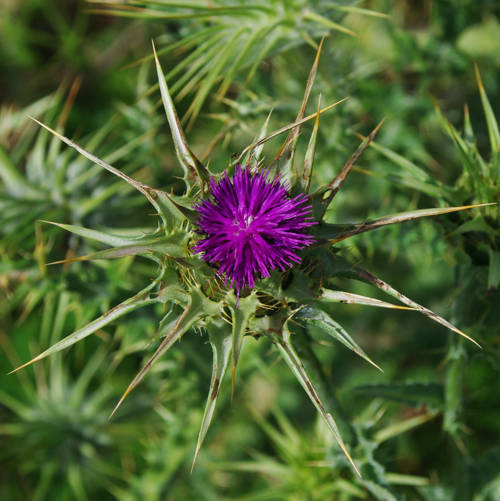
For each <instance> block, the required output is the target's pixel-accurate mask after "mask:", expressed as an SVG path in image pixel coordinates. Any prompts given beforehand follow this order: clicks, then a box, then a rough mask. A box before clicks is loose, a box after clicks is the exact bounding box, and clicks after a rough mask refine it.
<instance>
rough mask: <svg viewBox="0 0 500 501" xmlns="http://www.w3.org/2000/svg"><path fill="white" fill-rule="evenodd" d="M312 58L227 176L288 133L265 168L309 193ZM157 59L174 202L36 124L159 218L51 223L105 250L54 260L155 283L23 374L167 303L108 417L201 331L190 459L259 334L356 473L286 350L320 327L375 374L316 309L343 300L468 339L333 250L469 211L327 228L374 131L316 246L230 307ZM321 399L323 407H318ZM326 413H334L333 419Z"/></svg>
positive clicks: (203, 175)
mask: <svg viewBox="0 0 500 501" xmlns="http://www.w3.org/2000/svg"><path fill="white" fill-rule="evenodd" d="M320 49H321V46H320ZM319 54H320V50H318V54H317V57H316V59H315V62H314V64H313V67H312V69H311V72H310V75H309V78H308V81H307V85H306V91H305V94H304V98H303V102H302V106H301V107H300V110H299V113H298V115H297V119H296V121H295V122H294V123H292V124H290V125H288V126H286V127H283V128H281V129H279V130H278V131H275V132H273V133H271V134H269V135H266V125H267V122H266V125H265V126H264V127H263V129H262V130H261V132H260V133H259V135H258V136H257V138H256V139H255V141H254V142H253V143H252V144H251V145H249V146H248V147H247V148H245V149H244V150H243V152H242V153H241V154H240V156H239V157H238V158H237V159H236V160H235V161H234V162H233V163H232V164H231V165H229V167H228V170H229V171H230V170H231V169H232V168H233V167H234V165H235V164H238V163H239V164H242V165H248V166H251V167H253V168H260V167H261V166H262V163H263V161H262V160H261V147H262V145H263V144H264V143H265V142H266V141H268V140H269V139H270V138H272V137H275V136H276V135H278V134H280V133H283V132H286V131H289V134H288V137H287V139H286V140H285V142H284V144H283V146H282V147H281V149H280V150H279V153H278V154H277V156H276V157H275V159H274V160H273V161H272V162H271V163H270V164H269V165H268V166H267V167H268V168H269V169H276V171H277V172H279V173H280V174H281V175H282V176H284V178H285V179H286V180H287V181H288V183H289V185H290V191H291V193H307V192H308V191H309V187H310V181H311V175H312V171H313V160H314V151H315V144H316V135H317V130H318V126H319V119H320V115H321V114H322V113H323V112H324V111H326V110H328V109H330V108H331V107H332V106H334V105H330V106H327V107H325V108H322V109H321V107H320V103H319V102H318V107H317V111H316V113H313V114H312V115H309V116H307V117H305V116H304V115H305V109H306V104H307V101H308V98H309V94H310V91H311V87H312V85H313V81H314V78H315V75H316V70H317V65H318V60H319ZM155 62H156V68H157V73H158V79H159V86H160V91H161V95H162V100H163V104H164V107H165V111H166V115H167V119H168V122H169V125H170V128H171V132H172V137H173V140H174V145H175V149H176V153H177V157H178V159H179V162H180V164H181V165H182V167H183V172H184V176H183V179H184V183H185V186H186V189H185V193H184V195H181V196H174V195H172V194H169V193H166V192H164V191H162V190H159V189H156V188H152V187H150V186H148V185H146V184H144V183H142V182H138V181H136V180H134V179H132V178H131V177H129V176H127V175H126V174H124V173H123V172H121V171H119V170H118V169H116V168H114V167H113V166H111V165H109V164H108V163H106V162H104V161H103V160H100V159H99V158H97V157H95V156H94V155H93V154H92V153H90V152H88V151H86V150H85V149H83V148H81V147H80V146H78V145H77V144H76V143H74V142H73V141H71V140H70V139H68V138H66V137H64V136H62V135H61V134H59V133H58V132H56V131H54V130H52V129H50V128H49V127H47V126H46V125H43V124H42V123H40V122H38V121H37V122H38V123H39V124H40V125H42V126H43V127H45V128H46V129H48V130H50V131H51V132H52V133H53V134H54V135H55V136H57V137H58V138H59V139H61V140H62V141H64V142H65V143H67V144H68V145H69V146H71V147H72V148H74V149H76V150H77V151H78V152H80V153H81V154H82V155H83V156H85V157H86V158H88V159H90V160H92V161H93V162H95V163H96V164H98V165H100V166H101V167H103V168H104V169H106V170H108V171H110V172H112V173H113V174H115V175H117V176H119V177H121V178H122V179H123V180H125V181H126V182H127V183H129V184H130V185H131V186H133V187H134V188H136V189H137V190H138V191H139V192H140V193H142V194H143V195H144V196H145V197H146V198H147V200H148V201H149V202H150V204H151V205H152V206H153V207H154V209H155V210H156V212H157V215H158V226H157V228H156V229H151V231H149V232H146V233H141V234H137V235H135V236H117V235H113V234H110V233H107V232H102V231H96V230H90V229H86V228H83V227H80V226H75V225H66V224H58V225H59V226H60V227H62V228H64V229H67V230H68V231H71V232H72V233H75V234H77V235H79V236H82V237H85V238H89V239H93V240H96V241H98V242H101V243H103V244H106V245H108V247H109V248H107V249H105V250H102V251H98V252H95V253H92V254H89V255H86V256H80V257H75V258H71V259H66V260H64V261H61V262H73V261H84V260H90V259H112V258H118V257H122V256H134V255H141V256H144V257H145V258H148V259H150V260H152V261H153V262H154V263H155V264H156V267H157V275H156V278H155V279H154V280H153V281H152V282H151V283H150V284H149V285H147V286H146V287H145V288H144V289H142V290H141V291H140V292H138V293H137V294H136V295H134V296H132V297H130V298H129V299H127V300H125V301H123V302H122V303H120V304H118V305H117V306H115V307H114V308H113V309H111V310H110V311H108V312H107V313H105V314H104V315H102V316H101V317H99V318H97V319H95V320H94V321H92V322H91V323H89V324H88V325H87V326H85V327H83V328H81V329H79V330H77V331H75V332H74V333H73V334H71V335H69V336H67V337H66V338H64V339H62V340H61V341H59V342H58V343H56V344H54V345H53V346H52V347H50V348H48V349H47V350H46V351H44V352H43V353H41V354H40V355H38V356H37V357H35V358H34V359H33V360H31V361H30V362H28V363H27V364H24V365H23V366H21V367H25V366H26V365H29V364H31V363H33V362H36V361H38V360H41V359H43V358H45V357H47V356H48V355H51V354H53V353H56V352H59V351H61V350H63V349H64V348H67V347H69V346H71V345H73V344H75V343H76V342H78V341H80V340H81V339H83V338H85V337H87V336H89V335H90V334H92V333H94V332H96V331H97V330H98V329H100V328H102V327H103V326H105V325H107V324H108V323H110V322H111V321H113V320H115V319H117V318H119V317H121V316H123V315H125V314H126V313H129V312H131V311H133V310H136V309H138V308H141V307H142V306H145V305H148V304H153V303H160V304H162V305H164V308H165V310H166V314H165V316H164V317H163V318H162V319H161V320H160V323H159V329H158V337H159V338H160V339H161V342H160V344H159V346H158V347H157V349H156V351H155V352H154V354H153V355H152V356H151V358H150V359H149V361H148V362H147V363H146V364H145V365H144V367H143V369H142V370H141V371H140V372H139V373H138V374H137V376H136V377H135V378H134V379H133V381H132V382H131V383H130V385H129V387H128V388H127V390H126V391H125V393H124V394H123V396H122V398H121V399H120V401H119V402H118V404H117V406H116V407H115V409H114V411H113V413H114V412H115V411H116V410H117V408H118V407H119V405H120V404H121V403H122V402H123V400H124V399H125V398H126V396H127V395H128V394H129V393H130V392H131V391H132V390H133V389H134V388H135V387H136V386H137V385H138V384H139V383H140V381H141V380H142V379H143V378H144V376H145V375H146V374H147V373H148V371H149V370H150V369H151V367H152V366H153V364H155V362H156V361H157V360H158V359H159V358H160V357H161V356H162V355H163V354H164V353H165V352H166V351H167V350H168V349H169V348H170V347H171V346H172V345H173V344H174V343H175V342H176V341H177V340H179V339H180V338H181V337H182V336H183V335H184V334H185V333H186V332H187V331H189V330H190V329H191V328H192V327H195V326H196V327H203V329H204V331H205V332H206V333H207V335H208V339H209V341H210V344H211V346H212V350H213V360H214V363H213V372H212V380H211V384H210V392H209V396H208V399H207V403H206V407H205V412H204V415H203V419H202V424H201V429H200V433H199V436H198V442H197V446H196V451H195V460H196V457H197V455H198V453H199V450H200V447H201V444H202V442H203V440H204V438H205V435H206V433H207V430H208V427H209V425H210V421H211V419H212V417H213V413H214V410H215V405H216V401H217V397H218V394H219V391H220V388H221V384H222V380H223V378H224V375H225V373H226V371H227V368H228V366H229V364H230V361H231V359H232V362H231V366H232V380H233V385H234V380H235V370H236V364H237V361H238V358H239V356H240V353H241V349H242V347H243V340H244V336H245V335H252V336H255V337H261V336H262V337H266V338H268V339H269V340H270V341H271V342H272V343H273V344H274V345H275V346H276V348H277V349H278V350H279V352H280V353H281V355H282V357H283V359H284V360H285V362H286V363H287V364H288V366H289V367H290V369H291V370H292V372H293V373H294V375H295V376H296V378H297V379H298V381H299V382H300V384H301V385H302V386H303V388H304V390H305V391H306V393H307V395H308V396H309V398H310V399H311V401H312V403H313V405H314V406H315V407H316V409H317V411H318V412H319V414H320V415H321V416H322V418H323V419H324V422H325V423H326V425H327V427H328V428H329V430H330V431H331V432H332V434H333V436H334V437H335V439H336V441H337V444H338V445H339V446H340V448H341V449H342V451H343V452H344V454H345V457H347V458H348V459H349V461H350V463H351V465H352V467H353V468H354V469H355V470H356V472H357V473H358V474H359V470H358V468H357V466H356V465H355V463H354V461H353V460H352V459H351V457H350V455H349V452H348V449H347V446H346V445H345V444H344V441H343V439H342V438H341V433H342V434H343V435H344V436H346V437H348V443H349V444H350V445H353V444H354V443H355V441H356V439H355V435H354V432H353V430H352V427H351V426H350V424H349V423H348V422H346V420H345V419H344V418H343V417H342V415H341V413H339V406H338V403H335V402H336V401H335V399H334V397H333V396H331V395H330V396H328V398H327V399H326V398H325V395H324V389H322V388H321V385H318V384H317V383H315V382H314V381H313V379H312V378H311V376H310V369H309V367H310V366H309V364H308V363H305V361H306V359H307V358H308V356H309V355H308V354H307V346H305V347H304V349H301V350H296V348H295V347H294V344H296V343H295V341H294V343H292V338H293V339H296V340H297V343H299V342H300V340H301V339H302V336H301V335H300V332H301V330H304V329H307V327H308V326H309V325H313V326H315V327H318V328H319V329H320V330H321V331H322V332H323V333H324V334H325V335H326V336H330V337H333V338H334V339H336V340H338V341H340V342H341V343H342V344H344V345H345V346H346V347H347V348H349V349H350V350H352V351H354V352H355V353H356V354H358V355H359V356H361V357H362V358H364V359H365V360H366V361H368V362H369V363H371V364H372V365H374V366H375V367H378V366H376V364H375V363H374V362H373V361H372V360H371V359H370V358H369V357H368V355H367V354H366V353H365V352H364V351H363V349H362V348H361V347H360V346H358V344H357V343H356V342H355V341H354V340H353V339H352V338H351V337H350V336H349V334H348V333H347V332H346V331H345V330H344V329H343V328H342V326H340V324H338V323H337V322H336V321H335V320H334V319H332V318H331V317H330V316H329V315H328V314H327V313H326V312H325V311H324V310H323V306H324V305H325V304H327V303H331V302H340V303H354V304H364V305H369V306H375V307H381V308H403V309H410V310H417V311H420V312H421V313H423V314H424V315H427V316H428V317H429V318H431V319H432V320H434V321H436V322H438V323H440V324H442V325H444V326H445V327H447V328H449V329H451V330H453V331H455V332H456V333H458V334H460V335H462V336H464V337H466V338H468V339H470V338H469V337H468V336H467V335H466V334H464V333H463V332H461V331H459V330H458V329H457V328H455V327H454V326H453V325H451V324H450V323H449V322H447V321H446V320H444V319H443V318H441V317H439V316H438V315H436V314H435V313H433V312H431V311H430V310H428V309H426V308H424V307H423V306H420V305H419V304H417V303H415V302H413V301H411V300H410V299H408V298H407V297H406V296H404V295H403V294H401V293H399V292H398V291H396V290H394V289H393V288H392V287H391V286H390V285H389V284H387V283H385V282H384V281H382V280H381V279H379V278H377V277H375V276H374V275H372V274H371V273H369V272H368V271H366V270H363V269H362V268H360V267H358V266H355V265H353V264H351V263H349V262H348V261H346V260H344V259H342V258H340V257H339V255H338V254H337V253H336V249H335V247H333V245H334V244H335V243H337V242H339V241H342V240H344V239H346V238H349V237H351V236H354V235H357V234H360V233H363V232H366V231H371V230H373V229H376V228H380V227H382V226H385V225H388V224H394V223H400V222H403V221H408V220H411V219H416V218H420V217H425V216H432V215H437V214H443V213H448V212H454V211H459V210H463V209H466V208H468V206H464V207H449V208H443V209H425V210H420V211H414V212H407V213H401V214H396V215H392V216H387V217H385V218H381V219H378V220H374V221H367V222H364V223H359V224H350V225H342V224H326V223H324V222H323V216H324V214H325V212H326V210H327V209H328V207H329V205H330V204H331V202H332V200H333V198H334V197H335V194H336V193H337V192H338V190H339V189H340V187H341V186H342V184H343V182H344V180H345V179H346V177H347V175H348V173H349V172H350V170H351V169H352V167H353V166H354V164H355V163H356V161H357V159H358V158H359V156H360V155H361V154H362V152H363V151H364V150H365V149H366V148H367V147H368V146H369V144H370V143H371V141H372V140H373V138H374V136H375V134H376V133H377V131H378V129H379V127H380V125H379V126H377V127H376V128H375V130H374V131H373V132H372V133H371V134H370V135H369V136H368V138H367V139H365V140H364V141H363V142H362V144H361V145H360V147H359V148H358V150H357V151H356V152H355V153H354V154H353V155H352V157H351V158H350V159H349V160H348V161H347V162H346V164H345V166H344V167H343V169H342V170H341V172H340V173H339V174H338V175H337V176H336V177H335V179H333V180H332V182H331V183H329V184H328V185H327V186H325V187H324V188H321V189H319V190H317V191H316V192H315V193H312V194H311V195H310V199H311V203H312V207H313V214H314V216H315V219H316V223H317V224H316V225H315V226H314V227H313V229H312V233H313V235H314V237H315V240H316V244H315V246H313V247H309V248H308V249H307V250H305V251H303V254H302V255H303V262H302V265H301V266H297V267H296V268H295V269H292V270H289V271H287V272H285V273H279V272H277V271H274V272H273V273H272V275H271V277H270V278H266V279H262V280H260V281H258V282H257V284H256V286H255V288H254V289H253V290H251V291H247V293H246V294H242V295H241V297H240V298H239V303H238V304H237V299H236V296H235V293H234V291H233V290H231V289H230V288H228V287H226V286H225V285H224V283H223V281H222V280H221V279H220V277H218V275H217V273H216V271H217V270H216V269H214V268H213V267H209V266H208V265H207V264H206V263H204V261H203V260H202V259H201V258H200V257H199V256H198V255H193V253H192V251H191V248H192V246H193V244H194V243H195V242H196V241H197V239H198V238H199V237H198V236H197V234H196V212H195V211H194V210H193V204H194V202H195V201H196V200H198V199H199V197H200V196H202V197H203V196H205V195H206V194H207V191H208V180H209V179H210V178H211V177H213V175H212V174H211V173H210V172H209V170H208V168H207V167H206V166H205V165H203V164H202V163H201V162H200V161H199V160H198V159H197V158H196V156H195V155H194V154H193V153H192V151H191V150H190V148H189V147H188V145H187V143H186V141H185V138H184V134H183V131H182V128H181V126H180V124H179V120H178V118H177V114H176V112H175V109H174V105H173V102H172V99H171V97H170V94H169V91H168V87H167V83H166V80H165V77H164V74H163V71H162V70H161V67H160V63H159V60H158V58H157V57H156V54H155ZM335 104H338V103H335ZM311 119H314V120H315V123H314V128H313V133H312V135H311V138H310V140H309V145H308V148H307V151H306V155H305V160H304V162H303V164H302V165H300V166H299V165H297V164H298V162H296V159H295V147H296V144H297V140H298V137H299V135H300V132H301V125H302V124H303V123H305V122H306V121H308V120H311ZM339 276H341V277H347V278H352V279H354V280H360V281H365V282H368V283H370V284H372V285H374V286H375V287H377V288H379V289H381V290H383V291H384V292H386V293H387V294H389V295H391V296H393V297H394V298H395V299H397V300H398V301H399V302H400V303H402V304H403V305H404V306H397V305H395V304H392V303H389V302H385V301H380V300H377V299H373V298H370V297H365V296H360V295H358V294H352V293H349V292H345V291H338V290H334V289H332V287H334V285H333V279H334V278H335V277H339ZM302 340H303V339H302ZM21 367H20V368H21ZM327 400H328V404H326V403H325V402H326V401H327ZM331 412H335V414H336V415H335V419H334V417H333V415H332V413H331ZM336 420H337V421H338V424H337V421H336ZM193 465H194V462H193Z"/></svg>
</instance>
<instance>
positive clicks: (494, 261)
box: [488, 248, 500, 290]
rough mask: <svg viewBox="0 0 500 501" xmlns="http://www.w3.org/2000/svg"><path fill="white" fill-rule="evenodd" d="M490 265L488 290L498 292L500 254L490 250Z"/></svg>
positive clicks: (499, 285) (499, 284) (499, 283)
mask: <svg viewBox="0 0 500 501" xmlns="http://www.w3.org/2000/svg"><path fill="white" fill-rule="evenodd" d="M488 252H489V255H490V263H489V266H488V289H490V290H491V289H493V290H496V289H498V287H500V252H498V251H495V250H493V249H491V248H490V249H488Z"/></svg>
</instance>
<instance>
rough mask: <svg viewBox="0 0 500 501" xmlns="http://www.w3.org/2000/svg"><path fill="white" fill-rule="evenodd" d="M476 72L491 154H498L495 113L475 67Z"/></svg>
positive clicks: (497, 131)
mask: <svg viewBox="0 0 500 501" xmlns="http://www.w3.org/2000/svg"><path fill="white" fill-rule="evenodd" d="M475 70H476V79H477V85H478V87H479V94H480V95H481V103H482V105H483V110H484V115H485V116H486V125H487V126H488V134H489V136H490V145H491V151H492V153H494V154H495V153H498V151H500V132H499V130H498V123H497V119H496V117H495V113H494V112H493V109H492V108H491V104H490V101H489V100H488V95H487V94H486V91H485V90H484V87H483V82H482V81H481V75H480V74H479V70H478V68H477V66H475Z"/></svg>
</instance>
